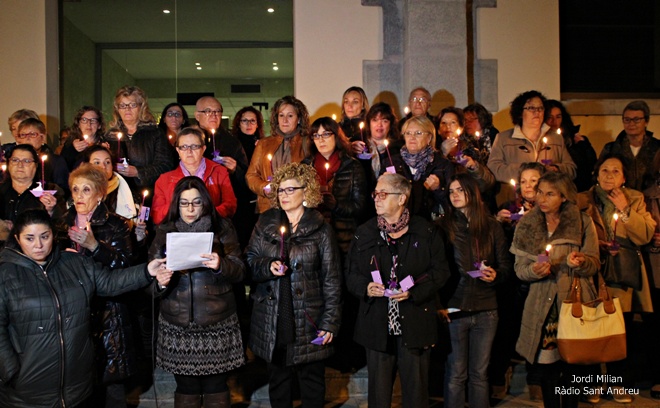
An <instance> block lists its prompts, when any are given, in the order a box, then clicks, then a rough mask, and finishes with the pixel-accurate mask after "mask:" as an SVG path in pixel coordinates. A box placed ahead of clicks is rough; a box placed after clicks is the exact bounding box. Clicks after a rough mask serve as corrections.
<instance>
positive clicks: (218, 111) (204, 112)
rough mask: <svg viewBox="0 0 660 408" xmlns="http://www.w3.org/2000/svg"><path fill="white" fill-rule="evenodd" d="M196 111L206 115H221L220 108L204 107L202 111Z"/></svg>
mask: <svg viewBox="0 0 660 408" xmlns="http://www.w3.org/2000/svg"><path fill="white" fill-rule="evenodd" d="M197 112H199V113H203V114H205V115H206V116H222V109H217V110H212V109H204V110H203V111H197Z"/></svg>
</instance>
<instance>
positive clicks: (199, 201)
mask: <svg viewBox="0 0 660 408" xmlns="http://www.w3.org/2000/svg"><path fill="white" fill-rule="evenodd" d="M191 204H192V206H193V207H194V208H199V207H201V206H202V199H201V198H195V199H194V200H192V201H187V200H179V207H180V208H188V207H190V205H191Z"/></svg>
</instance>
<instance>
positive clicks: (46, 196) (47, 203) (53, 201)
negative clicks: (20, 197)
mask: <svg viewBox="0 0 660 408" xmlns="http://www.w3.org/2000/svg"><path fill="white" fill-rule="evenodd" d="M43 187H44V188H46V186H43ZM39 201H41V204H43V205H44V207H46V211H48V214H49V215H53V210H54V209H55V206H56V205H57V198H55V196H53V195H52V194H51V193H43V194H42V195H41V197H39Z"/></svg>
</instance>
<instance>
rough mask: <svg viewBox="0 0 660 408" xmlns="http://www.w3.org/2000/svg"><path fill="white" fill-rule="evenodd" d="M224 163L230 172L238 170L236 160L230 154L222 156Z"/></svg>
mask: <svg viewBox="0 0 660 408" xmlns="http://www.w3.org/2000/svg"><path fill="white" fill-rule="evenodd" d="M222 165H223V166H225V167H226V168H227V171H228V172H229V174H232V173H234V171H236V160H234V159H233V158H231V157H229V156H222Z"/></svg>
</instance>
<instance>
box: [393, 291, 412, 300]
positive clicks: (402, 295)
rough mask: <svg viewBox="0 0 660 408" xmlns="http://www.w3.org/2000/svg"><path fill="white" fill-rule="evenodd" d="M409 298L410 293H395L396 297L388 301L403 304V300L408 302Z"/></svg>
mask: <svg viewBox="0 0 660 408" xmlns="http://www.w3.org/2000/svg"><path fill="white" fill-rule="evenodd" d="M409 298H410V292H408V291H405V292H403V293H397V294H396V295H392V296H390V299H392V300H396V301H397V302H403V301H404V300H408V299H409Z"/></svg>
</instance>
